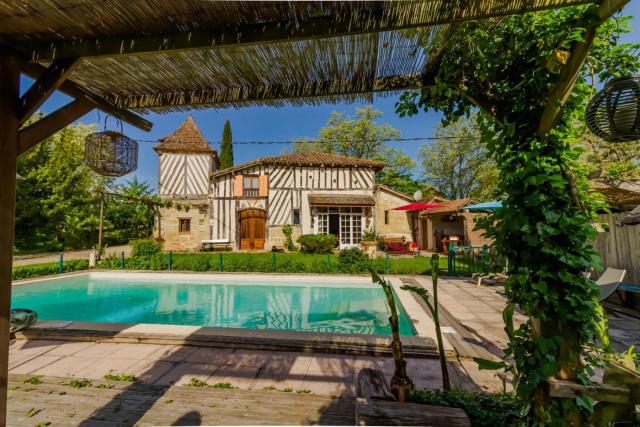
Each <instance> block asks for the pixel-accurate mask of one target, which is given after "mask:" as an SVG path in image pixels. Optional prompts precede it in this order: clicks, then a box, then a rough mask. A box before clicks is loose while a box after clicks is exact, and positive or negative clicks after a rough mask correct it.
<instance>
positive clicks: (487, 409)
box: [410, 389, 524, 427]
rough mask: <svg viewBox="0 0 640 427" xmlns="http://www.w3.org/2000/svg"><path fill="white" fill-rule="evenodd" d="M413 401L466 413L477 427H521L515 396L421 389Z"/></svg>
mask: <svg viewBox="0 0 640 427" xmlns="http://www.w3.org/2000/svg"><path fill="white" fill-rule="evenodd" d="M410 401H411V402H414V403H424V404H427V405H437V406H448V407H451V408H461V409H463V410H464V411H465V412H466V413H467V415H468V416H469V419H470V420H471V425H473V426H474V427H495V426H511V425H519V421H522V414H523V412H524V411H523V406H522V403H520V402H519V401H518V399H517V398H516V396H515V394H513V393H484V392H479V393H472V392H468V391H463V390H456V389H454V390H448V391H442V390H426V389H418V390H414V391H413V392H412V393H411V397H410Z"/></svg>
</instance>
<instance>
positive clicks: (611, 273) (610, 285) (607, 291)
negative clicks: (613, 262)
mask: <svg viewBox="0 0 640 427" xmlns="http://www.w3.org/2000/svg"><path fill="white" fill-rule="evenodd" d="M626 274H627V270H618V269H616V268H607V269H606V270H605V271H604V273H602V276H600V278H599V279H598V280H596V285H598V288H599V289H600V301H601V302H602V301H604V300H606V299H607V298H609V297H610V296H611V295H613V293H614V292H615V291H616V290H617V289H618V287H619V286H620V283H622V280H624V276H625V275H626Z"/></svg>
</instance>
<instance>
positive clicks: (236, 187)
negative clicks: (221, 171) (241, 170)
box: [233, 175, 244, 197]
mask: <svg viewBox="0 0 640 427" xmlns="http://www.w3.org/2000/svg"><path fill="white" fill-rule="evenodd" d="M243 181H244V176H243V175H235V176H234V177H233V197H242V190H243V188H244V187H243V186H244V182H243Z"/></svg>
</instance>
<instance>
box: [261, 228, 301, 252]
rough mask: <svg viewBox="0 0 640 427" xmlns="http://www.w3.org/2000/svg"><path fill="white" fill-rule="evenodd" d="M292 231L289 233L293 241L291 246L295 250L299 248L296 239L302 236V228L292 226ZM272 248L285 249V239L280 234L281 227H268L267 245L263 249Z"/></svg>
mask: <svg viewBox="0 0 640 427" xmlns="http://www.w3.org/2000/svg"><path fill="white" fill-rule="evenodd" d="M292 229H293V232H292V233H291V239H292V240H293V244H294V245H295V246H296V248H299V247H300V245H299V244H298V237H300V235H301V234H302V227H300V226H299V225H294V226H292ZM272 246H277V247H279V248H285V249H286V239H285V237H284V234H283V233H282V226H272V227H269V238H268V239H267V244H266V245H265V247H264V248H265V249H266V250H271V247H272Z"/></svg>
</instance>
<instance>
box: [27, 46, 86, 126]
mask: <svg viewBox="0 0 640 427" xmlns="http://www.w3.org/2000/svg"><path fill="white" fill-rule="evenodd" d="M79 62H80V61H79V60H78V58H65V59H56V60H55V61H53V63H52V64H51V65H50V66H49V68H47V69H46V71H44V72H43V73H42V74H41V75H40V77H39V78H38V79H37V80H36V81H35V82H33V84H32V85H31V87H30V88H29V90H27V92H26V93H25V94H24V95H22V97H21V98H20V105H19V113H18V116H19V123H20V124H23V123H24V122H26V121H27V120H28V119H29V117H31V115H32V114H33V113H35V112H36V110H37V109H38V108H39V107H40V106H41V105H42V104H44V102H45V101H46V100H47V99H48V98H49V96H51V94H52V93H53V92H55V91H56V89H58V88H59V87H60V85H61V84H62V83H63V82H64V81H65V80H66V79H67V77H68V76H69V74H71V72H72V71H73V70H74V68H75V67H76V65H78V63H79Z"/></svg>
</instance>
